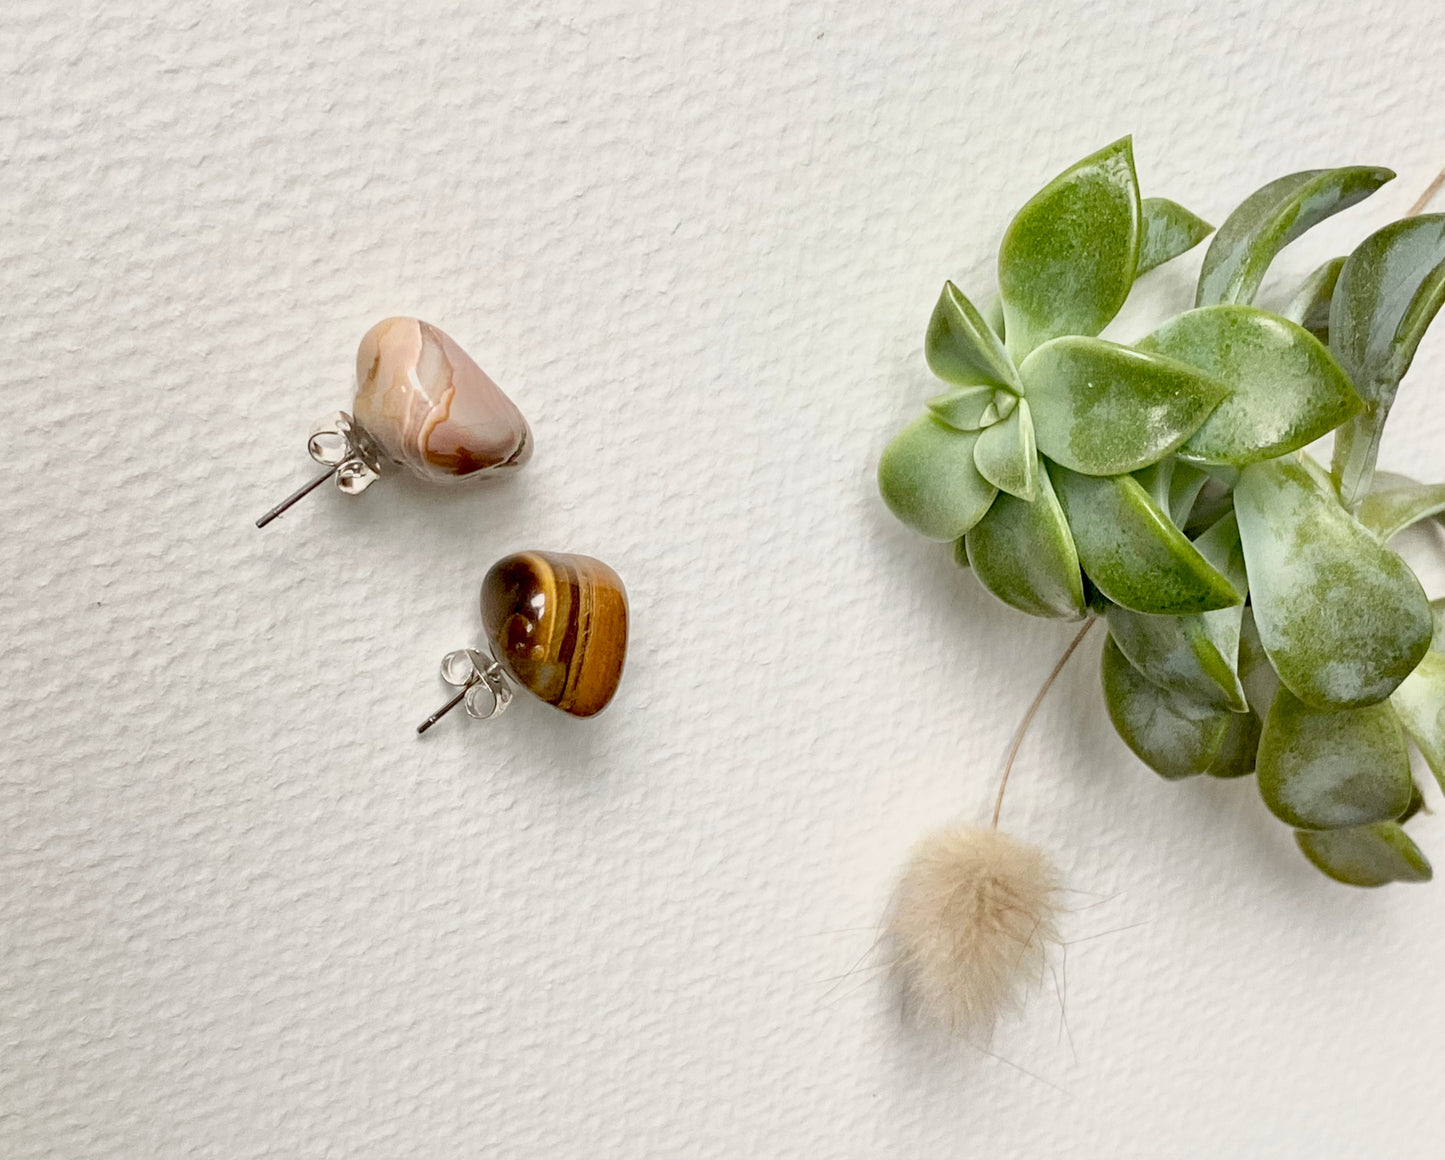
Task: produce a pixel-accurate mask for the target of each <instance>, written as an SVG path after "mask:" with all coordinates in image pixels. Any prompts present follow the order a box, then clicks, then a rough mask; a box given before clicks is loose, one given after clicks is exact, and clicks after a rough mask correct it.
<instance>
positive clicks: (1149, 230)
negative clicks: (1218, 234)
mask: <svg viewBox="0 0 1445 1160" xmlns="http://www.w3.org/2000/svg"><path fill="white" fill-rule="evenodd" d="M1140 208H1141V210H1142V213H1143V234H1142V236H1141V239H1140V242H1139V269H1138V270H1137V271H1136V273H1135V275H1134V277H1136V278H1141V277H1143V276H1144V275H1145V274H1147V273H1148V272H1149V271H1150V270H1152V269H1154V267H1155V266H1162V265H1163V264H1164V263H1165V262H1168V261H1172V260H1173V259H1174V258H1177V257H1179V255H1180V254H1183V253H1186V252H1188V251H1189V250H1192V249H1194V247H1195V246H1197V245H1199V243H1200V242H1202V241H1203V240H1204V239H1205V238H1207V237H1208V236H1209V235H1210V233H1211V232H1212V231H1213V229H1214V227H1213V226H1212V225H1210V224H1209V223H1208V222H1207V221H1205V220H1204V219H1203V218H1202V217H1199V216H1197V215H1195V214H1192V213H1190V212H1189V211H1188V210H1187V209H1185V208H1184V207H1183V206H1182V205H1180V204H1179V203H1178V202H1177V201H1170V200H1169V199H1168V198H1167V197H1146V198H1145V199H1144V200H1143V202H1141V203H1140Z"/></svg>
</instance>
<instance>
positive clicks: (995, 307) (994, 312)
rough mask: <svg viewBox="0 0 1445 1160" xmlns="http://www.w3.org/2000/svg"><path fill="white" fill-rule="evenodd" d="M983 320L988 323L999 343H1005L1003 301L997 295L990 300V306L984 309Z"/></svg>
mask: <svg viewBox="0 0 1445 1160" xmlns="http://www.w3.org/2000/svg"><path fill="white" fill-rule="evenodd" d="M983 320H984V321H985V322H987V323H988V328H989V329H990V330H991V331H993V332H994V334H995V335H996V336H997V337H998V339H999V341H1003V299H1002V298H1000V297H999V296H998V295H997V294H995V295H994V296H993V297H992V298H990V299H989V301H988V305H987V306H985V307H984V308H983Z"/></svg>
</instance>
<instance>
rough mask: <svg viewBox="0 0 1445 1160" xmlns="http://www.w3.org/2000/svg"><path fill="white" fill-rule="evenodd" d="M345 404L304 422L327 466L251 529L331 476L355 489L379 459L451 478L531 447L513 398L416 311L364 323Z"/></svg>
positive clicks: (369, 478)
mask: <svg viewBox="0 0 1445 1160" xmlns="http://www.w3.org/2000/svg"><path fill="white" fill-rule="evenodd" d="M352 410H353V412H354V413H353V414H350V415H349V414H347V413H346V412H345V411H339V412H337V413H336V414H335V415H333V416H331V417H330V418H329V419H323V420H322V421H321V422H319V423H317V424H316V426H315V427H314V428H312V431H311V437H310V439H309V440H308V441H307V444H306V449H307V450H308V451H309V452H310V454H311V458H312V459H314V460H316V462H317V463H320V464H322V465H323V466H324V467H325V468H326V471H325V472H323V473H322V474H321V475H319V476H317V477H316V478H315V479H313V480H312V481H311V482H310V483H308V484H307V485H306V486H305V487H303V488H301V489H300V490H299V491H297V492H295V493H294V494H292V495H290V496H287V497H286V499H284V500H282V501H281V502H280V503H279V504H277V505H276V506H275V507H274V508H272V509H271V510H270V511H269V512H267V513H266V514H265V515H264V516H262V517H261V518H260V519H259V520H257V521H256V526H257V527H258V528H264V527H265V526H266V525H267V524H269V523H270V522H271V521H272V520H274V519H275V518H276V517H277V516H279V515H280V514H281V513H282V512H284V511H285V510H286V509H287V508H289V507H290V506H291V505H292V504H294V503H295V502H296V501H297V500H299V499H300V498H301V497H302V496H305V495H308V494H309V493H311V492H312V491H314V490H315V489H316V488H318V487H320V486H321V485H322V484H323V483H325V482H326V481H327V480H328V479H331V478H333V477H334V478H335V480H336V486H337V488H338V489H339V490H341V491H343V492H345V493H346V494H347V495H360V494H361V493H362V492H363V491H365V490H366V489H367V488H368V487H370V486H371V485H372V484H373V483H374V482H375V481H376V480H377V478H378V477H379V476H380V475H381V470H382V463H383V462H384V461H390V462H392V463H395V464H399V465H400V466H402V467H405V468H407V469H408V470H409V471H411V472H412V474H413V475H417V476H420V477H421V478H422V479H425V480H427V481H428V482H429V483H442V484H451V483H459V482H463V481H466V480H472V479H482V478H485V477H487V476H492V475H498V474H501V473H503V472H508V471H511V470H513V469H514V468H518V467H520V466H522V464H524V463H525V462H527V459H528V458H529V457H530V456H531V454H532V432H531V430H530V429H529V428H528V426H527V420H526V419H524V418H523V417H522V412H521V411H519V410H517V408H516V405H515V404H513V402H512V400H511V399H509V398H507V396H506V395H504V394H503V393H502V389H501V388H500V387H499V386H497V384H496V383H494V382H492V380H491V379H490V378H489V377H488V376H487V373H486V372H485V371H484V370H482V368H481V367H479V366H477V364H476V363H475V362H473V361H472V359H471V357H470V356H469V355H468V354H467V352H466V351H464V350H463V349H462V348H461V347H460V346H458V345H457V344H456V343H455V342H454V341H453V340H452V339H451V337H450V336H449V335H447V334H445V333H444V332H442V331H440V330H438V329H437V328H436V327H435V326H432V325H431V324H430V323H427V322H422V321H421V320H420V319H417V318H388V319H386V320H384V321H382V322H378V323H377V324H376V325H375V326H373V327H372V328H371V329H370V330H368V331H367V332H366V334H365V336H364V337H363V338H362V340H361V346H360V347H359V348H358V349H357V351H356V401H355V403H354V404H353V407H352Z"/></svg>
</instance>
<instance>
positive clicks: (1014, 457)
mask: <svg viewBox="0 0 1445 1160" xmlns="http://www.w3.org/2000/svg"><path fill="white" fill-rule="evenodd" d="M973 462H974V466H976V467H977V468H978V473H979V474H980V475H982V476H983V477H984V479H986V480H988V481H989V483H991V484H993V485H994V486H995V487H996V488H998V489H999V490H1000V491H1006V492H1008V493H1009V495H1016V496H1018V497H1019V499H1022V500H1028V501H1030V502H1032V501H1033V498H1034V496H1035V495H1037V494H1038V486H1039V483H1038V475H1039V454H1038V450H1037V449H1036V448H1035V447H1034V425H1033V421H1032V420H1031V419H1030V417H1029V405H1028V403H1027V402H1022V401H1021V402H1020V403H1019V405H1018V406H1017V407H1015V408H1014V409H1013V410H1012V411H1011V412H1010V413H1009V416H1008V418H1006V419H1003V420H1001V421H999V422H997V423H995V424H994V425H993V426H992V427H989V428H987V429H986V430H984V431H983V432H982V433H981V434H980V435H979V437H978V442H977V443H975V444H974V445H973Z"/></svg>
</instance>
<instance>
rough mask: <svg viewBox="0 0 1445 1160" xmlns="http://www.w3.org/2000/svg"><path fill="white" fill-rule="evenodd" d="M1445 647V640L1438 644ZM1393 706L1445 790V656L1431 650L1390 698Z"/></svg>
mask: <svg viewBox="0 0 1445 1160" xmlns="http://www.w3.org/2000/svg"><path fill="white" fill-rule="evenodd" d="M1437 647H1445V640H1441V641H1439V642H1437ZM1390 704H1391V706H1393V708H1394V710H1395V713H1396V715H1397V716H1398V717H1399V718H1400V724H1401V725H1403V726H1404V728H1405V732H1406V733H1408V734H1409V735H1410V740H1411V741H1413V742H1414V743H1415V747H1416V748H1417V749H1418V750H1419V751H1420V753H1421V754H1422V755H1423V756H1424V758H1425V764H1426V765H1428V766H1429V767H1430V772H1431V773H1433V774H1434V775H1435V780H1436V781H1438V782H1439V783H1440V787H1441V788H1442V789H1445V652H1437V651H1436V650H1435V649H1431V650H1430V651H1429V652H1427V653H1426V654H1425V656H1424V658H1423V659H1422V660H1421V661H1420V663H1419V664H1418V665H1417V666H1416V667H1415V671H1414V672H1413V673H1411V674H1410V675H1409V676H1408V677H1406V678H1405V679H1404V680H1403V681H1401V682H1400V687H1399V688H1398V689H1396V690H1395V691H1394V692H1393V693H1391V694H1390Z"/></svg>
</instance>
